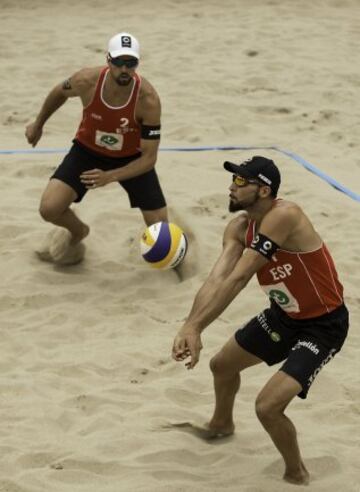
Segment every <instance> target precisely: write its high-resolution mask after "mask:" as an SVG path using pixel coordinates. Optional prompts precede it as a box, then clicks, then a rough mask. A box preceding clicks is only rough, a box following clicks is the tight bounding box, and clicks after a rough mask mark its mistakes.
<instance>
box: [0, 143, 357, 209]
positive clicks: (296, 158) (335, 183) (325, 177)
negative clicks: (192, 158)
mask: <svg viewBox="0 0 360 492" xmlns="http://www.w3.org/2000/svg"><path fill="white" fill-rule="evenodd" d="M68 150H69V149H67V148H66V149H64V148H60V149H22V150H12V149H10V150H0V155H11V154H60V153H65V152H67V151H68ZM209 150H210V151H218V150H275V151H277V152H280V153H281V154H284V155H286V156H287V157H290V158H291V159H293V160H294V161H296V162H297V163H298V164H301V165H302V166H303V167H304V168H305V169H307V170H308V171H310V172H312V173H314V174H316V176H318V177H319V178H321V179H323V180H324V181H326V182H327V183H328V184H329V185H330V186H332V187H333V188H335V189H336V190H338V191H341V192H342V193H344V194H345V195H348V196H349V197H350V198H352V199H353V200H356V201H358V202H360V195H359V194H357V193H355V192H353V191H351V190H350V189H349V188H346V187H345V186H343V185H342V184H340V183H339V182H338V181H336V180H335V179H334V178H332V177H331V176H329V175H328V174H325V173H324V172H323V171H321V170H320V169H318V168H317V167H315V166H314V165H313V164H310V162H307V161H306V160H305V159H303V158H302V157H301V156H299V155H297V154H295V153H294V152H290V151H288V150H284V149H281V148H280V147H276V146H266V147H262V146H259V147H257V146H251V145H227V146H216V147H160V151H162V152H201V151H209Z"/></svg>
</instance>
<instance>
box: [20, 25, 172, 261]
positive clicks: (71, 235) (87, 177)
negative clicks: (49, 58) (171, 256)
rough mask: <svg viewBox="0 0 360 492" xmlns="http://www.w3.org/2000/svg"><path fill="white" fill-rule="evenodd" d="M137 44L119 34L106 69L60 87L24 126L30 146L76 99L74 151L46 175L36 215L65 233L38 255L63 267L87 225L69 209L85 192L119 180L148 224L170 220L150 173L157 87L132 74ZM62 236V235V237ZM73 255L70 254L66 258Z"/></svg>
mask: <svg viewBox="0 0 360 492" xmlns="http://www.w3.org/2000/svg"><path fill="white" fill-rule="evenodd" d="M139 59H140V49H139V43H138V41H137V39H136V38H135V37H134V36H132V35H131V34H129V33H125V32H122V33H119V34H117V35H115V36H114V37H112V38H111V39H110V41H109V45H108V52H107V64H106V66H101V67H95V68H84V69H81V70H80V71H78V72H77V73H75V74H74V75H72V76H71V77H70V78H69V79H67V80H65V82H63V83H61V84H59V85H57V86H56V87H55V88H54V89H52V90H51V92H50V93H49V94H48V96H47V97H46V99H45V101H44V103H43V106H42V108H41V110H40V112H39V114H38V116H37V118H36V119H35V121H34V122H33V123H31V124H29V125H28V126H27V128H26V132H25V135H26V137H27V140H28V142H29V143H30V144H32V146H33V147H34V146H35V145H36V144H37V143H38V141H39V140H40V138H41V136H42V130H43V127H44V124H45V122H46V121H47V120H48V118H49V117H50V116H51V115H52V114H53V113H54V112H55V111H56V110H57V109H59V108H60V107H61V106H62V105H63V104H64V103H65V101H67V99H69V98H71V97H79V98H80V99H81V102H82V105H83V117H82V121H81V123H80V126H79V128H78V131H77V133H76V136H75V139H74V140H73V145H72V147H71V149H70V151H69V153H68V154H67V155H66V156H65V158H64V160H63V161H62V163H61V164H60V166H59V167H58V168H57V169H56V171H55V172H54V174H53V175H52V176H51V178H50V181H49V183H48V185H47V187H46V189H45V191H44V193H43V195H42V198H41V203H40V214H41V216H42V218H43V219H44V220H46V221H48V222H51V223H53V224H55V225H56V226H59V227H60V228H63V229H61V230H59V232H60V231H61V233H60V234H55V235H53V236H52V238H50V241H49V244H48V245H47V246H46V247H45V249H44V250H43V251H40V252H39V256H40V257H41V258H42V259H45V260H50V261H51V260H54V261H61V260H64V261H66V258H67V256H69V254H70V252H71V250H72V249H74V247H76V245H79V243H80V242H81V241H82V240H83V239H84V238H85V237H86V236H87V235H88V234H89V227H88V225H86V224H85V223H83V222H82V221H81V220H80V219H79V218H78V217H77V216H76V215H75V214H74V212H73V211H72V210H71V208H70V205H71V204H72V203H73V202H80V201H81V200H82V199H83V197H84V196H85V194H86V193H87V191H89V190H94V189H96V188H99V187H101V186H105V185H107V184H108V183H111V182H115V181H118V182H119V184H120V185H121V186H122V187H123V188H124V189H125V190H126V192H127V193H128V196H129V200H130V205H131V207H138V208H140V210H141V212H142V215H143V218H144V221H145V224H146V225H147V226H149V225H151V224H154V223H156V222H161V221H167V207H166V202H165V198H164V195H163V192H162V190H161V187H160V183H159V180H158V177H157V174H156V171H155V169H154V166H155V163H156V160H157V152H158V148H159V142H160V116H161V106H160V99H159V96H158V94H157V92H156V90H155V89H154V87H153V86H152V85H151V84H150V82H148V80H146V79H145V78H143V77H141V76H140V75H139V74H138V73H137V72H136V69H137V67H138V64H139ZM65 231H66V233H65V234H64V232H65ZM70 256H71V255H70Z"/></svg>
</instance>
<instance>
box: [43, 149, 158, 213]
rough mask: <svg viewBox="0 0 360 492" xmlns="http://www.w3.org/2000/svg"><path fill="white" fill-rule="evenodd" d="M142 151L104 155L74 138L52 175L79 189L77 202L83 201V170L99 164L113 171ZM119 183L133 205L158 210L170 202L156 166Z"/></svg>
mask: <svg viewBox="0 0 360 492" xmlns="http://www.w3.org/2000/svg"><path fill="white" fill-rule="evenodd" d="M140 155H141V154H140V153H139V154H135V155H133V156H130V157H122V158H117V157H107V156H102V155H99V154H95V153H94V152H92V151H91V150H89V149H87V148H85V147H84V146H83V145H81V144H80V143H79V142H77V141H76V140H74V141H73V146H72V147H71V149H70V151H69V153H68V154H66V156H65V158H64V160H63V161H62V163H61V164H60V166H59V167H58V168H57V169H56V171H55V173H54V174H53V175H52V176H51V178H50V179H52V178H56V179H59V180H60V181H63V182H64V183H66V184H68V185H69V186H71V188H72V189H73V190H74V191H75V192H76V193H77V198H76V200H75V202H81V200H82V199H83V197H84V195H85V193H86V192H87V191H88V190H87V189H86V187H85V185H84V184H83V183H82V182H81V181H80V174H82V173H83V172H84V171H90V170H91V169H95V168H97V169H102V170H103V171H109V170H111V169H117V168H119V167H124V166H126V165H127V164H129V162H131V161H133V160H135V159H137V158H138V157H140ZM119 184H120V185H121V186H122V187H123V188H124V189H125V191H126V192H127V194H128V195H129V200H130V205H131V207H139V208H140V209H142V210H156V209H158V208H162V207H165V206H166V202H165V198H164V195H163V192H162V190H161V186H160V183H159V179H158V177H157V174H156V171H155V169H151V171H148V172H147V173H144V174H141V175H140V176H136V177H135V178H130V179H127V180H125V181H119Z"/></svg>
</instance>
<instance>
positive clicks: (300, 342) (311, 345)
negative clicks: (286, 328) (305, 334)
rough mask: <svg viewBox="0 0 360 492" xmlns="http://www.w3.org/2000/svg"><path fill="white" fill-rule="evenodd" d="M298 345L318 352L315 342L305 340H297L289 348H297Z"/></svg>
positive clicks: (315, 352)
mask: <svg viewBox="0 0 360 492" xmlns="http://www.w3.org/2000/svg"><path fill="white" fill-rule="evenodd" d="M300 347H305V348H307V349H309V350H310V351H311V352H313V353H314V354H316V355H317V354H318V353H319V352H320V351H319V349H318V347H317V345H316V343H311V342H305V340H298V342H297V343H296V345H294V347H293V348H292V349H291V350H297V349H299V348H300Z"/></svg>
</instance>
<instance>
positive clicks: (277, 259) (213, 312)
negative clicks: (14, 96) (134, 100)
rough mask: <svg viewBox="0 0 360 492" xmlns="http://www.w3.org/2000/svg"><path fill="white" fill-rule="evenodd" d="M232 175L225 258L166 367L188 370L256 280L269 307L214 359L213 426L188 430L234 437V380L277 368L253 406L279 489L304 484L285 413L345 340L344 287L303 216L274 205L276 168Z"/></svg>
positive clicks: (235, 167) (265, 164) (262, 162)
mask: <svg viewBox="0 0 360 492" xmlns="http://www.w3.org/2000/svg"><path fill="white" fill-rule="evenodd" d="M224 168H225V169H226V170H227V171H229V172H231V173H232V174H233V176H232V184H231V186H230V203H229V210H230V211H231V212H237V211H241V213H240V214H239V215H238V216H237V217H236V218H234V219H233V220H231V221H230V223H229V224H228V225H227V227H226V229H225V233H224V239H223V251H222V254H221V255H220V258H219V259H218V261H217V262H216V264H215V266H214V268H213V269H212V271H211V273H210V275H209V277H208V279H207V280H206V281H205V283H204V285H203V286H202V287H201V289H200V290H199V292H198V293H197V295H196V297H195V300H194V303H193V306H192V309H191V311H190V314H189V316H188V318H187V320H186V322H185V324H184V325H183V326H182V328H181V329H180V330H179V332H178V334H177V336H176V337H175V341H174V345H173V351H172V354H173V358H174V359H175V360H177V361H182V360H184V359H186V358H187V357H189V356H190V362H187V363H186V366H187V368H188V369H192V368H193V367H194V366H195V365H196V364H197V362H198V360H199V355H200V350H201V348H202V343H201V337H200V334H201V332H202V331H203V330H204V329H205V328H206V327H207V326H208V325H209V324H210V323H211V322H212V321H214V320H215V319H216V318H217V317H218V316H219V315H220V314H221V313H222V312H223V311H224V310H225V308H226V307H227V306H228V305H229V304H230V303H231V302H232V301H233V300H234V298H235V297H236V296H237V295H238V294H239V293H240V292H241V291H242V290H243V289H244V288H245V286H246V285H247V283H248V282H249V280H250V279H251V278H252V277H253V275H255V274H256V275H257V278H258V282H259V284H260V286H261V287H262V289H263V290H264V292H265V293H266V295H267V296H268V298H269V301H270V306H269V307H268V308H266V309H264V310H263V311H262V312H260V313H259V314H258V315H256V316H255V317H254V318H252V319H251V320H250V321H248V322H247V323H246V324H245V325H244V326H242V327H241V328H240V329H238V330H237V331H236V333H235V336H234V337H231V338H230V340H229V341H228V342H227V343H226V344H225V346H224V347H223V348H222V349H221V350H220V351H219V352H218V353H217V354H216V355H215V356H214V357H213V358H212V360H211V362H210V368H211V370H212V372H213V377H214V388H215V410H214V414H213V416H212V418H211V420H210V422H209V423H208V424H207V425H206V426H205V427H201V428H199V427H198V426H195V425H191V424H189V426H190V429H191V430H192V431H194V433H196V434H197V435H199V434H200V436H202V437H204V438H216V437H223V436H228V435H230V434H232V433H233V432H234V422H233V415H232V412H233V406H234V400H235V395H236V393H237V391H238V390H239V387H240V372H241V371H243V370H244V369H246V368H247V367H250V366H254V365H256V364H259V363H261V362H266V363H267V364H268V365H269V366H271V365H273V364H277V363H279V362H283V364H282V366H281V367H280V369H279V370H278V371H277V372H276V373H275V374H274V375H273V376H272V377H271V378H270V380H269V381H268V382H267V384H266V385H265V387H264V388H263V389H262V390H261V391H260V393H259V395H258V397H257V400H256V413H257V416H258V418H259V419H260V421H261V423H262V425H263V426H264V428H265V429H266V431H267V432H268V433H269V435H270V437H271V439H272V440H273V442H274V444H275V446H276V447H277V449H278V450H279V452H280V453H281V455H282V457H283V459H284V462H285V473H284V479H285V480H286V481H288V482H291V483H295V484H306V483H308V482H309V473H308V471H307V470H306V468H305V465H304V463H303V460H302V457H301V455H300V450H299V446H298V442H297V437H296V430H295V427H294V425H293V423H292V422H291V421H290V420H289V418H288V417H287V416H285V415H284V411H285V409H286V407H287V406H288V404H289V403H290V402H291V400H292V399H293V398H294V397H295V396H299V397H300V398H306V396H307V393H308V390H309V388H310V386H311V384H312V382H313V381H314V379H315V377H316V376H317V374H318V373H319V372H320V370H321V369H322V368H323V366H324V365H325V364H326V363H328V362H329V361H330V360H331V359H332V358H333V357H334V355H335V354H336V353H337V352H339V350H340V349H341V347H342V345H343V343H344V340H345V338H346V335H347V330H348V311H347V309H346V307H345V305H344V299H343V287H342V285H341V283H340V281H339V279H338V275H337V272H336V269H335V265H334V262H333V260H332V257H331V255H330V253H329V251H328V249H327V247H326V245H325V244H324V242H323V241H322V239H321V238H320V236H319V235H318V233H317V232H316V231H315V229H314V227H313V225H312V223H311V222H310V220H309V219H308V217H307V216H306V215H305V214H304V212H303V211H302V210H301V208H300V207H299V206H298V205H296V204H295V203H293V202H290V201H287V200H281V199H278V198H276V197H277V192H278V189H279V186H280V181H281V179H280V172H279V169H278V168H277V166H276V165H275V164H274V162H273V161H272V160H270V159H267V158H265V157H261V156H255V157H252V158H251V159H249V160H247V161H245V162H243V163H241V164H234V163H231V162H225V163H224Z"/></svg>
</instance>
